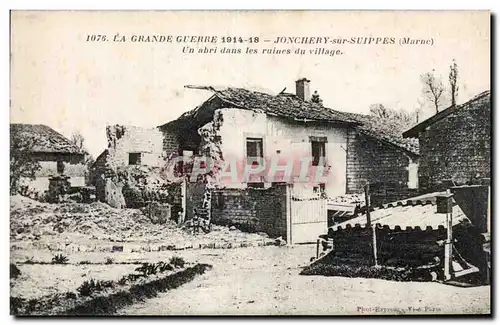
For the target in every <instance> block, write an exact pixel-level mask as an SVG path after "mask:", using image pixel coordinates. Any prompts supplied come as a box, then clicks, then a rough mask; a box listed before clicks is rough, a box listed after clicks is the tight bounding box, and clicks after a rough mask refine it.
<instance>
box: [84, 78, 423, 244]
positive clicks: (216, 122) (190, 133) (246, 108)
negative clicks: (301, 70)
mask: <svg viewBox="0 0 500 325" xmlns="http://www.w3.org/2000/svg"><path fill="white" fill-rule="evenodd" d="M309 83H310V82H309V80H307V79H301V80H298V81H297V82H296V93H295V94H291V93H283V92H282V93H279V94H276V95H272V94H268V93H263V92H255V91H250V90H247V89H242V88H226V89H214V88H213V87H198V88H202V89H204V90H208V91H210V92H211V93H212V95H211V97H210V98H208V99H207V100H206V101H205V102H203V103H201V104H200V105H199V106H198V107H196V108H194V109H193V110H191V111H188V112H186V113H184V114H182V115H181V116H180V117H179V118H178V119H176V120H173V121H171V122H168V123H166V124H163V125H161V126H159V127H157V128H152V129H143V128H135V127H122V126H112V127H108V132H107V133H108V149H107V150H106V151H105V152H103V154H102V155H101V156H100V157H98V158H97V160H96V163H95V165H94V167H95V169H97V170H99V172H98V174H101V175H102V174H105V173H106V170H107V169H108V170H109V169H112V168H116V166H131V165H135V164H139V165H143V166H144V165H145V166H148V165H149V166H157V165H158V163H159V164H160V165H161V164H165V163H166V162H168V161H169V157H173V156H175V155H181V156H187V157H193V156H208V157H211V158H212V159H215V160H220V161H228V160H229V159H233V160H235V161H237V162H238V163H239V164H243V165H248V164H253V163H254V162H252V161H250V160H249V157H250V158H264V159H266V160H272V159H274V158H276V159H277V160H278V161H286V160H287V159H288V160H289V159H292V160H300V158H301V157H304V156H309V157H310V158H311V166H309V167H310V170H311V171H312V172H313V174H314V171H316V170H317V169H319V168H322V167H325V168H326V169H327V170H328V173H327V175H328V176H327V177H326V178H323V179H321V180H319V181H318V180H317V179H316V178H314V177H312V178H309V179H308V181H307V182H306V183H300V184H298V183H293V184H290V183H289V182H288V183H287V182H279V181H276V180H275V179H269V178H266V176H265V175H264V176H258V177H254V178H250V179H245V178H238V179H236V180H231V181H224V182H218V183H217V184H215V185H216V191H215V192H214V195H213V196H212V220H213V222H215V223H219V224H235V225H237V226H238V227H240V228H242V229H248V230H251V231H264V232H267V233H268V234H270V235H273V236H282V237H283V238H285V239H286V240H287V241H289V242H294V243H297V242H308V241H311V240H314V238H315V237H316V236H317V235H318V234H320V233H323V232H324V231H325V229H326V223H327V221H326V219H327V213H326V205H322V206H319V204H318V203H321V202H319V201H317V199H318V198H319V197H321V198H325V197H336V196H341V195H344V194H346V193H361V192H363V187H364V185H365V184H366V183H367V182H370V183H377V182H384V183H392V184H394V186H395V187H396V188H397V190H398V191H400V193H402V195H406V191H407V190H408V189H413V188H416V187H417V185H418V184H417V177H416V176H417V174H416V168H415V167H416V166H417V165H418V144H417V143H416V141H412V140H408V139H403V138H402V135H401V133H402V130H398V129H396V128H394V127H393V126H391V125H385V124H384V123H381V122H380V121H379V120H377V119H376V118H373V117H371V116H366V115H361V114H353V113H345V112H341V111H337V110H333V109H330V108H327V107H324V106H322V105H321V104H318V103H314V102H312V101H311V92H310V86H309ZM321 162H324V165H326V166H322V165H321ZM181 170H182V169H181ZM295 171H296V170H294V172H295ZM293 176H298V175H295V174H293ZM292 178H293V177H292ZM285 184H286V185H285ZM183 186H184V190H183V191H181V192H182V193H184V194H183V202H182V209H181V210H182V211H183V213H184V217H186V218H190V217H191V216H192V212H193V209H194V208H195V207H196V206H199V205H200V204H201V201H202V198H203V194H204V191H205V190H204V184H199V183H192V182H187V183H186V184H184V185H183ZM290 200H291V201H290ZM290 202H292V203H290ZM296 203H300V204H296ZM294 206H296V207H297V209H295V208H294ZM290 209H292V210H293V211H295V212H293V211H292V212H290V211H291V210H290ZM294 209H295V210H294ZM301 211H302V212H301ZM301 216H302V217H301ZM303 216H310V217H307V220H305V219H304V220H302V219H300V218H303ZM287 218H288V219H287ZM294 218H295V219H294ZM292 224H294V226H293V225H292ZM292 234H293V235H292Z"/></svg>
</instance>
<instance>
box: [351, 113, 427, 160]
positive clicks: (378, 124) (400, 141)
mask: <svg viewBox="0 0 500 325" xmlns="http://www.w3.org/2000/svg"><path fill="white" fill-rule="evenodd" d="M343 114H346V115H348V116H349V117H350V118H351V119H353V120H357V121H358V122H359V123H361V125H359V126H357V127H356V128H357V129H358V130H360V131H361V132H362V133H364V134H366V135H368V136H370V137H372V138H375V139H378V140H382V141H384V142H388V143H391V144H393V145H395V146H397V147H400V148H402V149H405V150H407V151H409V152H411V153H413V154H415V155H418V153H419V143H418V139H412V138H408V139H405V138H403V131H404V129H405V127H404V126H403V125H401V124H398V123H396V122H392V123H391V122H390V121H389V120H387V119H381V118H379V117H376V116H372V115H364V114H357V113H343Z"/></svg>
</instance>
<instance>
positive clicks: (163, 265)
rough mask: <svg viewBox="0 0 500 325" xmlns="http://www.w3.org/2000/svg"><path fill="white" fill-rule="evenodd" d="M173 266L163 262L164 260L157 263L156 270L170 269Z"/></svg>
mask: <svg viewBox="0 0 500 325" xmlns="http://www.w3.org/2000/svg"><path fill="white" fill-rule="evenodd" d="M173 269H174V267H173V266H172V265H171V264H168V263H165V262H159V263H158V270H159V271H160V272H165V271H172V270H173Z"/></svg>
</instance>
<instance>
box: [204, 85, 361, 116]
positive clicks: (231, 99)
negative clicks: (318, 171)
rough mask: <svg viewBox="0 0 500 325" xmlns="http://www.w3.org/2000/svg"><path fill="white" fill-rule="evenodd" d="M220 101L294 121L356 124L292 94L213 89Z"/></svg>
mask: <svg viewBox="0 0 500 325" xmlns="http://www.w3.org/2000/svg"><path fill="white" fill-rule="evenodd" d="M213 91H214V93H215V95H216V96H217V97H219V98H220V99H221V100H223V101H225V102H227V103H228V104H232V105H234V106H236V107H239V108H242V109H249V110H257V111H262V112H263V113H265V114H268V115H274V116H281V117H286V118H293V119H295V120H299V121H302V120H306V121H307V120H312V121H327V122H341V123H347V124H358V121H356V120H353V119H351V118H350V117H349V116H347V115H346V114H344V113H342V112H339V111H336V110H333V109H330V108H327V107H323V106H322V105H320V104H317V103H313V102H310V101H304V100H302V99H300V98H299V97H297V96H296V95H294V94H288V93H280V94H278V95H276V96H273V95H270V94H266V93H262V92H257V91H251V90H247V89H243V88H226V89H224V90H215V89H213Z"/></svg>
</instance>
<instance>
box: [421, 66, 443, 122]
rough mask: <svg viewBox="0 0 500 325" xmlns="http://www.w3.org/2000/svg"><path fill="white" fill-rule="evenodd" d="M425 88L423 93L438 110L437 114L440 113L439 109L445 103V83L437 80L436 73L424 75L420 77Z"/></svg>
mask: <svg viewBox="0 0 500 325" xmlns="http://www.w3.org/2000/svg"><path fill="white" fill-rule="evenodd" d="M420 80H421V81H422V84H423V88H422V92H423V94H424V95H425V96H426V98H427V99H428V100H429V101H430V102H431V103H432V105H433V106H434V108H435V109H436V114H437V113H438V112H439V107H440V105H441V102H442V101H443V94H444V85H443V82H442V81H441V80H440V79H439V78H436V76H435V71H434V70H432V72H428V73H424V74H423V75H421V76H420Z"/></svg>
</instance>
